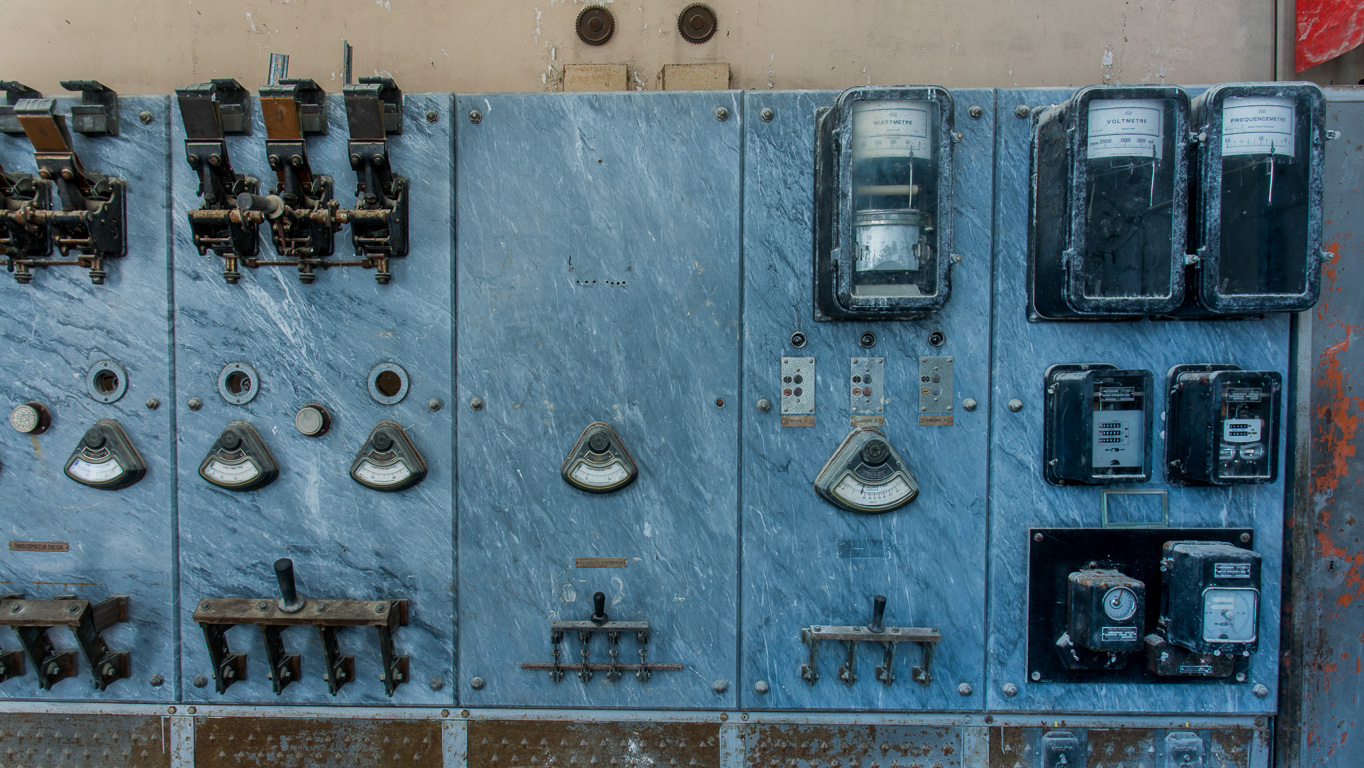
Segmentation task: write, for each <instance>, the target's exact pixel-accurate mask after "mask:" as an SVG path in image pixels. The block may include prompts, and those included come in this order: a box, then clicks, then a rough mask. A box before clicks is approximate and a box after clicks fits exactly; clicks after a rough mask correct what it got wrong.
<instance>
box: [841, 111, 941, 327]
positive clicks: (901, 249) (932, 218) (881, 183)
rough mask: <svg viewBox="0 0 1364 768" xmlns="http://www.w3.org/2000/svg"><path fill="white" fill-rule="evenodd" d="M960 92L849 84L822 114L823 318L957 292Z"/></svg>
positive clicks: (879, 311) (922, 306)
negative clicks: (955, 125)
mask: <svg viewBox="0 0 1364 768" xmlns="http://www.w3.org/2000/svg"><path fill="white" fill-rule="evenodd" d="M952 109H953V104H952V95H951V94H950V93H948V91H947V90H946V89H944V88H940V87H937V86H921V87H868V88H849V89H848V90H846V91H844V92H843V93H841V94H839V96H838V99H837V101H836V102H835V103H834V106H833V107H832V108H829V107H825V108H822V109H820V110H819V111H818V112H817V113H816V118H815V121H816V126H815V130H816V135H817V143H818V148H817V150H816V153H815V154H816V157H815V259H814V272H815V309H816V313H815V317H816V319H821V320H828V319H835V320H845V319H855V318H861V319H901V318H912V317H920V316H923V315H924V314H926V313H928V312H932V311H935V310H939V309H942V308H943V307H944V306H945V305H946V304H947V300H948V298H949V296H950V293H951V285H950V281H949V270H950V267H951V261H952V260H951V258H950V254H949V251H950V249H951V245H952V237H951V215H950V213H951V210H952V206H951V191H952V143H953V142H952Z"/></svg>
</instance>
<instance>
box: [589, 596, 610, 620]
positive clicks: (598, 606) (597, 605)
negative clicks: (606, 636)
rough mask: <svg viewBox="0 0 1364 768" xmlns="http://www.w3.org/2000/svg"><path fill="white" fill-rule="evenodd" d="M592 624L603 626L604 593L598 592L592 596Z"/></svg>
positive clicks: (605, 618)
mask: <svg viewBox="0 0 1364 768" xmlns="http://www.w3.org/2000/svg"><path fill="white" fill-rule="evenodd" d="M591 621H592V623H593V624H605V623H606V621H607V616H606V593H605V592H598V593H596V594H595V595H593V596H592V616H591Z"/></svg>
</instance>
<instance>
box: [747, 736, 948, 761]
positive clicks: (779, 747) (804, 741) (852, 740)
mask: <svg viewBox="0 0 1364 768" xmlns="http://www.w3.org/2000/svg"><path fill="white" fill-rule="evenodd" d="M960 753H961V731H960V729H957V728H953V727H946V726H944V727H919V726H902V725H758V726H753V727H752V728H751V729H750V730H749V737H748V739H747V754H746V758H747V762H748V764H749V765H752V766H756V767H758V768H796V767H797V766H799V768H957V767H958V766H960V765H961V754H960Z"/></svg>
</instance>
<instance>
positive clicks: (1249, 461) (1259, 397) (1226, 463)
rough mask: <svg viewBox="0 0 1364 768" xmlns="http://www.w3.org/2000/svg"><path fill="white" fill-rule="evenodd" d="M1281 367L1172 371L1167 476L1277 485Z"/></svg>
mask: <svg viewBox="0 0 1364 768" xmlns="http://www.w3.org/2000/svg"><path fill="white" fill-rule="evenodd" d="M1282 382H1283V377H1282V376H1280V375H1279V373H1278V372H1277V371H1243V370H1241V369H1239V368H1237V367H1236V366H1234V365H1177V366H1175V367H1174V368H1171V369H1170V377H1169V383H1168V385H1167V390H1168V391H1169V393H1170V394H1169V408H1168V410H1167V412H1166V434H1167V435H1168V437H1167V439H1166V441H1165V474H1166V477H1167V478H1169V480H1170V482H1174V483H1181V484H1183V485H1238V484H1244V483H1272V482H1274V481H1275V480H1276V479H1277V478H1278V472H1279V392H1280V390H1281V389H1282V386H1283V384H1282Z"/></svg>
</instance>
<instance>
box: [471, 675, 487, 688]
mask: <svg viewBox="0 0 1364 768" xmlns="http://www.w3.org/2000/svg"><path fill="white" fill-rule="evenodd" d="M484 685H486V683H485V682H484V681H483V678H481V677H475V678H474V679H473V680H470V681H469V687H470V688H473V689H474V690H475V691H481V690H483V686H484Z"/></svg>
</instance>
